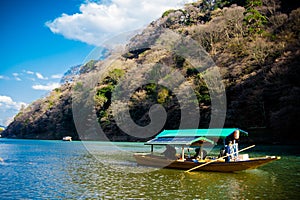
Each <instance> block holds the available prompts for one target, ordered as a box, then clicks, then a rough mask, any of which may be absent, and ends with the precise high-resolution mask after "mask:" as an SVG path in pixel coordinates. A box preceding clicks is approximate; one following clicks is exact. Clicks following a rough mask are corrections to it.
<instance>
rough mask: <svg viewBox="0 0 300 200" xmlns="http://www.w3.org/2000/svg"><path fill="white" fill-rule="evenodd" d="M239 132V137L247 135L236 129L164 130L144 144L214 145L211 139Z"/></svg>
mask: <svg viewBox="0 0 300 200" xmlns="http://www.w3.org/2000/svg"><path fill="white" fill-rule="evenodd" d="M236 130H239V131H240V135H248V133H247V132H246V131H243V130H241V129H238V128H212V129H179V130H164V131H162V132H161V133H160V134H158V135H157V136H156V137H155V138H154V139H152V140H149V141H148V142H146V143H145V144H148V145H166V144H173V145H191V144H193V143H195V142H198V141H202V142H210V143H212V144H214V141H213V140H212V139H215V138H226V137H228V136H229V135H231V134H233V133H234V131H236Z"/></svg>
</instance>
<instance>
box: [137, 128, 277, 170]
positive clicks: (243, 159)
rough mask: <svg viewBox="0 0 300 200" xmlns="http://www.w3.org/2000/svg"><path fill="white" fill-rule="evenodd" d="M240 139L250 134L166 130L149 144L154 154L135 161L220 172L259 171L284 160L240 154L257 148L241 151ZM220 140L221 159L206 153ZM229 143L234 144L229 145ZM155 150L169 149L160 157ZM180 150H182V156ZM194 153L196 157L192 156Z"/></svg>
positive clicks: (140, 155)
mask: <svg viewBox="0 0 300 200" xmlns="http://www.w3.org/2000/svg"><path fill="white" fill-rule="evenodd" d="M240 136H248V133H247V132H246V131H243V130H241V129H238V128H222V129H221V128H215V129H179V130H164V131H162V132H161V133H160V134H158V135H157V136H156V137H155V138H153V139H151V140H149V141H147V142H146V143H145V145H149V146H150V147H151V152H150V153H135V154H134V157H135V159H136V161H137V163H138V164H139V165H144V166H152V167H160V168H162V167H163V168H173V169H181V170H186V171H192V170H201V171H217V172H234V171H242V170H247V169H255V168H257V167H259V166H262V165H264V164H267V163H269V162H271V161H274V160H279V159H280V157H278V156H265V157H256V158H250V157H249V155H248V154H240V152H242V151H245V150H247V149H250V148H252V147H254V146H255V145H252V146H249V147H246V148H243V149H241V150H239V147H238V141H239V139H240ZM220 139H221V140H223V143H224V149H221V151H220V154H219V156H217V157H214V156H208V155H207V151H206V150H210V149H212V148H213V147H214V146H215V144H216V143H217V142H218V141H219V140H220ZM226 141H230V142H231V143H229V144H228V145H226ZM154 146H166V150H165V151H164V152H163V153H160V154H158V153H156V152H154ZM176 148H177V149H180V150H179V151H180V152H179V153H178V150H176ZM190 149H193V150H195V153H196V154H195V155H193V156H191V153H190ZM226 150H227V151H226Z"/></svg>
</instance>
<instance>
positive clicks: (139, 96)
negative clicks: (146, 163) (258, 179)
mask: <svg viewBox="0 0 300 200" xmlns="http://www.w3.org/2000/svg"><path fill="white" fill-rule="evenodd" d="M281 5H282V6H281ZM299 19H300V8H298V5H296V4H293V5H291V6H289V7H288V6H287V4H286V3H285V2H284V1H277V0H263V1H261V0H250V1H226V3H223V1H218V0H216V1H199V2H197V3H192V4H186V5H185V7H184V8H183V9H179V10H168V11H166V12H165V13H163V15H162V17H161V18H160V19H158V20H156V21H154V22H152V23H151V24H150V25H149V26H148V27H147V28H146V29H145V30H143V31H142V32H141V33H139V34H137V35H136V36H134V37H133V38H132V39H131V40H130V42H129V43H128V44H127V46H126V48H125V50H124V51H121V48H119V49H117V51H115V52H112V53H111V54H110V56H109V57H108V58H107V59H105V60H102V61H93V60H92V61H90V62H88V63H87V64H85V65H84V66H82V67H80V68H75V69H76V70H75V71H76V76H72V81H70V82H69V81H68V82H66V83H65V84H63V85H62V86H61V87H60V88H57V89H55V90H53V91H52V92H51V94H50V95H49V96H47V97H45V98H43V99H39V100H37V101H35V102H33V103H32V104H31V105H29V106H28V107H27V108H25V109H23V110H21V111H20V112H19V114H18V115H17V116H16V117H15V119H14V121H13V122H12V123H11V124H10V125H9V126H8V128H7V129H6V130H5V131H4V132H3V134H2V135H3V136H4V137H10V138H11V137H15V138H36V139H61V138H62V137H63V136H64V135H70V136H72V137H73V138H74V139H85V140H89V139H91V140H103V139H108V140H110V141H144V140H147V139H148V138H150V137H152V136H153V132H156V133H158V132H159V131H161V130H162V129H178V128H191V127H194V126H195V125H196V126H198V127H200V128H201V127H202V128H207V127H222V126H223V122H224V125H225V127H239V128H242V129H244V130H248V131H249V132H250V133H251V138H252V139H254V140H255V141H256V142H265V143H266V142H284V143H291V142H297V141H299V140H297V139H299V135H298V134H297V132H295V131H294V130H299V128H300V125H299V123H297V121H298V119H300V116H299V115H300V102H299V97H300V88H299V83H300V81H299V78H298V77H299V58H300V50H299V41H300V40H299V39H300V31H299V30H300V20H299ZM78 69H80V70H79V72H78ZM218 74H220V75H219V77H218ZM218 78H220V80H218ZM220 81H221V82H222V84H219V83H220ZM216 83H217V84H216ZM158 105H160V106H158ZM161 108H164V110H165V111H166V112H163V111H162V109H161ZM149 110H150V111H149ZM153 116H154V117H153ZM124 119H125V120H124ZM156 125H157V126H156Z"/></svg>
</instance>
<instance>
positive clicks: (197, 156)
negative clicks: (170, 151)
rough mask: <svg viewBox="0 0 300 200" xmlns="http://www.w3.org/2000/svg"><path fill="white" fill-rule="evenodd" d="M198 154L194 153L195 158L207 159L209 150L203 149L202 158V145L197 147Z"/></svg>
mask: <svg viewBox="0 0 300 200" xmlns="http://www.w3.org/2000/svg"><path fill="white" fill-rule="evenodd" d="M195 152H196V154H195V155H194V157H193V158H194V159H205V157H206V155H207V151H205V150H202V158H201V155H200V147H198V148H196V149H195Z"/></svg>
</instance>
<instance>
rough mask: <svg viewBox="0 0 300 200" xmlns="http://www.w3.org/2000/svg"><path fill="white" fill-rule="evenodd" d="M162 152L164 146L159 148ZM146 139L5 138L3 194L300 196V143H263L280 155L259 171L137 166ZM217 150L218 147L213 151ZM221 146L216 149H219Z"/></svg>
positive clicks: (259, 149)
mask: <svg viewBox="0 0 300 200" xmlns="http://www.w3.org/2000/svg"><path fill="white" fill-rule="evenodd" d="M157 150H158V151H161V150H162V149H157ZM147 151H149V147H148V146H144V145H143V143H109V142H84V143H83V142H79V141H73V142H63V141H47V140H43V141H42V140H16V139H3V138H1V139H0V157H1V158H2V161H0V191H1V194H0V196H1V197H0V198H1V199H299V197H300V152H299V148H298V146H279V145H273V146H266V145H258V146H256V147H255V148H254V149H251V150H249V151H248V152H247V153H249V155H250V156H251V157H253V156H265V155H278V156H281V160H278V161H274V162H272V163H269V164H267V165H265V166H262V167H260V168H259V169H255V170H248V171H242V172H236V173H216V172H190V173H184V172H183V171H180V170H170V169H156V168H150V167H142V166H137V165H136V163H135V161H134V158H133V157H132V153H133V152H147ZM214 151H215V152H214ZM216 151H217V148H216V149H215V150H212V152H211V153H212V154H213V153H216Z"/></svg>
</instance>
